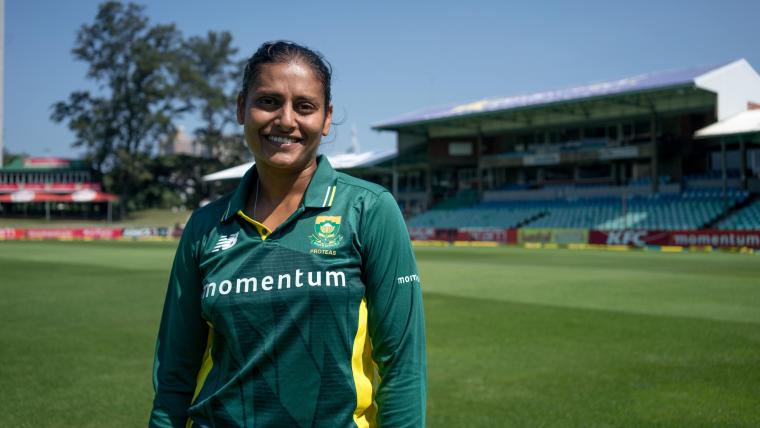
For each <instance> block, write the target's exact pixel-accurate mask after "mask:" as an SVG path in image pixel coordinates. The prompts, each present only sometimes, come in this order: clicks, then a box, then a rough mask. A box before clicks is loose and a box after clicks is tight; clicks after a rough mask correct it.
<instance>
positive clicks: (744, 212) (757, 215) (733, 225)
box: [718, 199, 760, 230]
mask: <svg viewBox="0 0 760 428" xmlns="http://www.w3.org/2000/svg"><path fill="white" fill-rule="evenodd" d="M718 229H721V230H758V229H760V199H755V200H754V201H752V202H751V203H750V204H749V205H747V206H745V207H744V208H742V209H740V210H738V211H736V212H734V213H732V214H730V215H729V216H728V217H726V218H725V219H724V220H723V221H721V222H720V223H719V224H718Z"/></svg>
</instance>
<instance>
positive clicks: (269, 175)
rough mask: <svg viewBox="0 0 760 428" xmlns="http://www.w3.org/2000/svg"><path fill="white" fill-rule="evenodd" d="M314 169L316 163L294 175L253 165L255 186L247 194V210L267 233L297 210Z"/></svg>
mask: <svg viewBox="0 0 760 428" xmlns="http://www.w3.org/2000/svg"><path fill="white" fill-rule="evenodd" d="M316 170H317V162H316V160H314V161H312V162H310V163H309V165H308V166H307V167H306V168H304V169H303V170H300V171H296V172H293V171H285V170H281V169H277V168H269V167H266V166H264V165H260V164H258V163H257V164H256V171H257V173H258V183H257V184H256V187H255V189H256V190H253V192H252V194H251V195H249V199H248V200H249V203H248V204H247V208H248V210H247V211H248V212H249V214H250V215H252V216H253V218H254V219H255V220H257V221H259V222H261V223H263V224H264V225H265V226H267V228H269V229H270V230H274V229H276V228H277V226H279V225H280V224H281V223H282V222H284V221H285V220H287V218H288V217H290V215H291V214H293V212H294V211H295V210H296V209H298V206H299V205H300V203H301V201H302V200H303V196H304V193H306V188H307V187H308V186H309V182H310V181H311V178H312V177H313V176H314V173H315V172H316Z"/></svg>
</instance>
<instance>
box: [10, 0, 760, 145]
mask: <svg viewBox="0 0 760 428" xmlns="http://www.w3.org/2000/svg"><path fill="white" fill-rule="evenodd" d="M99 3H100V2H99V1H89V0H76V1H71V2H61V1H50V0H38V1H35V0H6V1H5V8H6V10H5V76H4V79H5V106H4V107H5V108H4V110H5V118H4V120H5V123H4V136H5V145H6V147H7V148H8V149H9V150H10V151H11V152H14V153H17V152H26V153H28V154H31V155H38V156H41V155H56V156H76V155H77V154H78V153H77V152H76V151H75V150H74V149H72V148H71V142H72V141H73V135H72V134H71V133H70V132H69V131H68V130H67V129H66V126H65V125H64V124H55V123H53V122H51V121H50V120H49V115H50V106H51V105H52V104H53V103H54V102H56V101H59V100H64V99H66V98H67V97H68V94H69V93H71V92H72V91H74V90H77V89H86V88H90V87H92V83H90V82H88V81H87V80H86V79H85V70H86V68H85V64H83V63H79V62H76V61H74V59H73V57H72V55H71V48H72V46H73V44H74V38H75V35H76V32H77V30H78V29H79V27H80V26H81V25H82V24H83V23H86V22H87V23H89V22H91V21H92V20H93V18H94V16H95V13H96V11H97V5H98V4H99ZM138 3H142V4H145V5H147V10H146V12H147V15H148V16H149V17H150V19H151V20H152V22H153V23H169V22H173V23H175V24H176V25H177V27H178V28H179V29H180V30H181V31H182V32H183V33H184V34H185V35H200V34H205V33H206V32H207V31H209V30H215V31H223V30H227V31H230V32H231V33H232V35H233V38H234V42H235V44H236V46H237V47H238V48H239V49H240V53H239V55H240V57H243V56H247V55H250V53H252V52H253V51H254V50H255V49H256V47H257V46H258V45H259V44H261V42H263V41H266V40H272V39H290V40H295V41H298V42H301V43H304V44H306V45H308V46H310V47H313V48H316V49H318V50H320V51H321V52H322V53H323V54H324V55H325V56H326V57H327V58H328V60H329V61H330V62H331V63H332V65H333V68H334V73H335V74H334V77H333V79H334V81H333V99H334V105H335V112H336V115H337V119H342V122H343V124H342V125H339V126H338V127H337V131H336V134H335V135H334V137H332V138H330V139H329V142H328V143H327V145H326V146H325V147H324V149H323V151H325V152H327V153H331V152H338V151H343V150H345V149H346V148H347V147H348V146H349V145H350V140H351V128H352V126H355V127H356V129H357V133H358V139H359V142H360V144H361V147H362V149H363V150H370V149H381V148H386V147H392V146H393V145H394V144H395V136H394V134H392V133H386V132H384V133H378V132H375V131H372V130H371V129H370V127H371V125H372V124H373V123H377V122H380V121H383V120H385V119H388V118H392V117H395V116H398V115H400V114H403V113H406V112H409V111H413V110H417V109H420V108H424V107H429V106H435V105H440V104H447V103H451V102H466V101H474V100H477V99H480V98H485V97H491V96H506V95H516V94H521V93H529V92H533V91H539V90H549V89H557V88H562V87H566V86H572V85H577V84H584V83H589V82H595V81H603V80H609V79H616V78H621V77H625V76H631V75H636V74H639V73H643V72H650V71H660V70H668V69H676V68H689V67H692V66H698V65H710V64H719V63H723V62H727V61H731V60H735V59H739V58H746V59H747V60H748V61H749V62H750V64H752V65H753V66H754V67H755V69H756V70H760V44H758V40H760V36H758V33H757V30H758V26H757V17H758V16H760V1H757V0H744V1H730V0H729V1H710V2H707V1H688V2H687V1H668V0H660V1H648V0H647V1H638V2H630V1H627V2H623V1H586V2H567V1H565V2H560V1H556V2H547V1H536V2H530V3H528V2H508V1H477V0H471V1H458V2H451V1H435V2H433V1H409V0H407V1H383V2H356V1H353V2H349V1H336V2H327V1H321V2H313V1H312V2H299V1H290V2H275V1H270V2H258V1H251V0H249V1H233V0H226V1H225V0H217V1H214V2H211V1H199V0H191V1H188V0H186V1H177V0H162V1H152V2H138ZM230 114H232V106H230ZM180 123H184V124H185V125H186V126H192V125H193V123H194V119H193V118H192V117H186V118H184V119H182V121H181V122H180Z"/></svg>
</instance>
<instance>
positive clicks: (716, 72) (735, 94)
mask: <svg viewBox="0 0 760 428" xmlns="http://www.w3.org/2000/svg"><path fill="white" fill-rule="evenodd" d="M665 89H668V90H674V91H677V90H681V91H684V90H687V89H699V90H703V91H707V92H711V93H714V94H716V95H717V111H716V114H717V117H718V119H719V120H722V119H725V118H727V117H730V116H732V115H734V114H736V113H739V112H740V111H743V110H745V109H746V108H747V107H746V106H747V102H755V103H757V102H760V75H758V73H757V72H756V71H755V70H754V69H753V68H752V66H751V65H750V64H749V62H747V60H745V59H739V60H736V61H732V62H729V63H724V64H720V65H713V66H702V67H695V68H690V69H684V70H670V71H663V72H655V73H646V74H640V75H638V76H632V77H627V78H623V79H618V80H612V81H607V82H599V83H592V84H588V85H582V86H576V87H571V88H565V89H558V90H553V91H544V92H536V93H531V94H523V95H516V96H510V97H496V98H486V99H482V100H477V101H474V102H469V103H464V104H460V103H457V104H449V105H444V106H438V107H432V108H427V109H423V110H419V111H415V112H411V113H407V114H404V115H402V116H399V117H396V118H394V119H390V120H387V121H384V122H381V123H378V124H375V125H374V126H373V129H375V130H385V131H398V130H400V129H403V128H410V127H416V126H432V125H435V124H436V123H441V122H446V124H447V126H448V127H449V128H450V127H451V126H452V125H453V124H454V123H456V121H457V120H460V121H465V120H467V119H471V118H476V117H478V118H483V117H490V118H492V119H493V118H497V119H498V118H499V117H502V116H504V115H505V114H506V113H510V112H516V111H519V110H523V111H524V110H529V109H537V108H542V107H545V108H552V107H557V106H560V105H563V104H567V103H574V102H581V101H584V100H601V99H605V98H614V97H621V96H625V95H630V94H633V93H640V92H647V91H655V90H665ZM617 106H618V105H617V104H615V108H617Z"/></svg>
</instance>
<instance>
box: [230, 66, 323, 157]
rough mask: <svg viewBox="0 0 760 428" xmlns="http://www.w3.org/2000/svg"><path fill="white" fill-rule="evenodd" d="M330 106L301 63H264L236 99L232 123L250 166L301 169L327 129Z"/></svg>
mask: <svg viewBox="0 0 760 428" xmlns="http://www.w3.org/2000/svg"><path fill="white" fill-rule="evenodd" d="M331 118H332V106H328V105H325V99H324V91H323V88H322V83H321V82H320V81H319V80H318V79H317V77H316V76H315V75H314V72H312V70H311V69H310V68H309V67H308V66H307V65H304V64H303V63H302V62H301V61H298V60H294V61H291V62H288V63H270V64H264V65H262V66H260V68H259V74H258V78H257V79H256V80H255V81H253V82H251V87H250V89H249V90H248V94H241V95H239V96H238V100H237V120H238V123H240V124H241V125H243V130H244V133H245V140H246V142H247V144H248V147H249V148H250V149H251V152H253V155H254V157H255V158H256V163H257V164H260V166H264V167H268V168H277V169H282V170H289V171H302V170H304V169H305V168H306V167H308V166H309V165H310V164H311V162H312V161H313V160H314V158H315V157H316V154H317V148H318V147H319V142H320V140H321V139H322V136H323V135H327V133H328V132H329V131H330V120H331Z"/></svg>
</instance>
